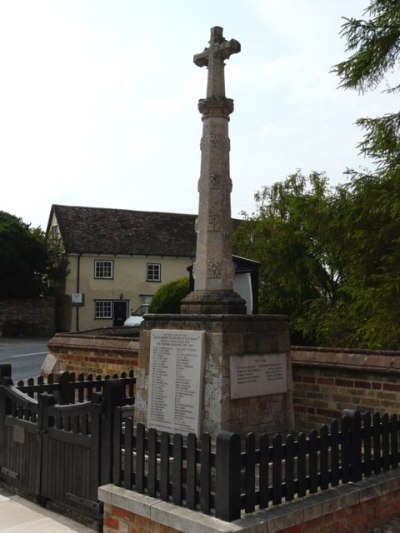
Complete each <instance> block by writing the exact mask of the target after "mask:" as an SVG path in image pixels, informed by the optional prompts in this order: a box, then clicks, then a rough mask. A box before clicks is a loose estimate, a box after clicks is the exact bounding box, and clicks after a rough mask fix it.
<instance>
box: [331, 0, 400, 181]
mask: <svg viewBox="0 0 400 533" xmlns="http://www.w3.org/2000/svg"><path fill="white" fill-rule="evenodd" d="M364 15H369V19H367V20H364V19H361V20H360V19H354V18H351V19H345V20H346V22H345V24H343V27H342V32H341V35H342V36H343V37H345V38H346V39H347V51H348V52H350V54H351V55H350V57H349V58H348V59H347V60H345V61H342V62H341V63H338V64H337V65H336V66H335V67H334V71H335V72H336V73H337V75H338V76H339V78H340V80H341V81H340V86H341V87H343V88H344V89H357V90H359V91H360V92H361V93H364V92H365V91H367V90H370V89H375V88H377V87H378V86H379V84H380V83H381V82H382V81H383V80H384V78H385V76H386V75H387V73H388V72H392V71H394V69H395V67H396V66H397V65H398V61H399V57H400V2H398V0H372V1H371V3H370V5H369V7H368V8H367V9H366V10H365V12H364ZM399 90H400V85H398V84H395V85H392V86H389V87H388V88H387V89H386V92H389V93H394V92H398V91H399ZM357 123H358V124H359V125H360V126H361V127H362V128H363V129H364V130H365V131H366V134H365V137H364V140H363V141H362V142H361V143H360V149H361V152H362V153H364V154H365V155H367V156H368V157H370V158H372V160H373V161H374V162H375V163H376V164H377V168H378V171H379V172H378V174H377V177H380V176H381V175H382V172H389V171H395V170H397V171H398V169H399V164H400V113H392V114H386V115H384V116H383V117H377V118H360V119H359V120H358V121H357Z"/></svg>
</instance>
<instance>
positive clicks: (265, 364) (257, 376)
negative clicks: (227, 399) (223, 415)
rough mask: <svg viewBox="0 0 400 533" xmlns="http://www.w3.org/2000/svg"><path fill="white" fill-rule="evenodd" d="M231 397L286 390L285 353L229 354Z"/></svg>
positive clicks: (259, 394)
mask: <svg viewBox="0 0 400 533" xmlns="http://www.w3.org/2000/svg"><path fill="white" fill-rule="evenodd" d="M230 385H231V399H232V400H234V399H237V398H250V397H252V396H264V395H266V394H282V393H285V392H287V368H286V354H285V353H278V354H265V355H260V354H257V355H242V356H239V355H231V356H230Z"/></svg>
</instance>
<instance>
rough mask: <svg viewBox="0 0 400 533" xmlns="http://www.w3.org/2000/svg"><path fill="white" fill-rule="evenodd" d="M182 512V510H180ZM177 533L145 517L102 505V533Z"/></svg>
mask: <svg viewBox="0 0 400 533" xmlns="http://www.w3.org/2000/svg"><path fill="white" fill-rule="evenodd" d="M182 510H183V509H182ZM131 532H134V533H179V530H178V529H174V528H173V527H169V526H166V525H164V524H160V523H158V522H156V521H154V520H152V519H151V518H149V517H147V516H141V515H140V514H136V513H133V512H131V511H127V510H126V509H120V508H119V507H116V506H114V505H110V504H105V505H104V515H103V533H131Z"/></svg>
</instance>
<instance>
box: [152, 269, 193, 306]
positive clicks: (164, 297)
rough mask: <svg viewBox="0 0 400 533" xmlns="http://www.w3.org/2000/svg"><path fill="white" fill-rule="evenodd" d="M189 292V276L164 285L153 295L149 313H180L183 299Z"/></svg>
mask: <svg viewBox="0 0 400 533" xmlns="http://www.w3.org/2000/svg"><path fill="white" fill-rule="evenodd" d="M188 294H189V278H187V277H184V278H179V279H176V280H175V281H170V282H169V283H165V284H164V285H162V286H161V287H160V288H159V289H158V291H157V292H156V293H155V295H154V296H153V299H152V301H151V304H150V307H149V313H173V314H179V312H180V306H181V300H182V299H183V298H184V297H185V296H187V295H188Z"/></svg>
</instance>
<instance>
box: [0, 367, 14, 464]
mask: <svg viewBox="0 0 400 533" xmlns="http://www.w3.org/2000/svg"><path fill="white" fill-rule="evenodd" d="M12 384H13V382H12V379H11V365H10V364H9V363H4V364H1V365H0V462H1V464H3V453H5V450H4V447H5V438H6V427H5V423H6V414H7V411H8V409H7V406H6V401H7V397H6V392H5V390H4V387H7V386H9V385H12Z"/></svg>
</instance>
